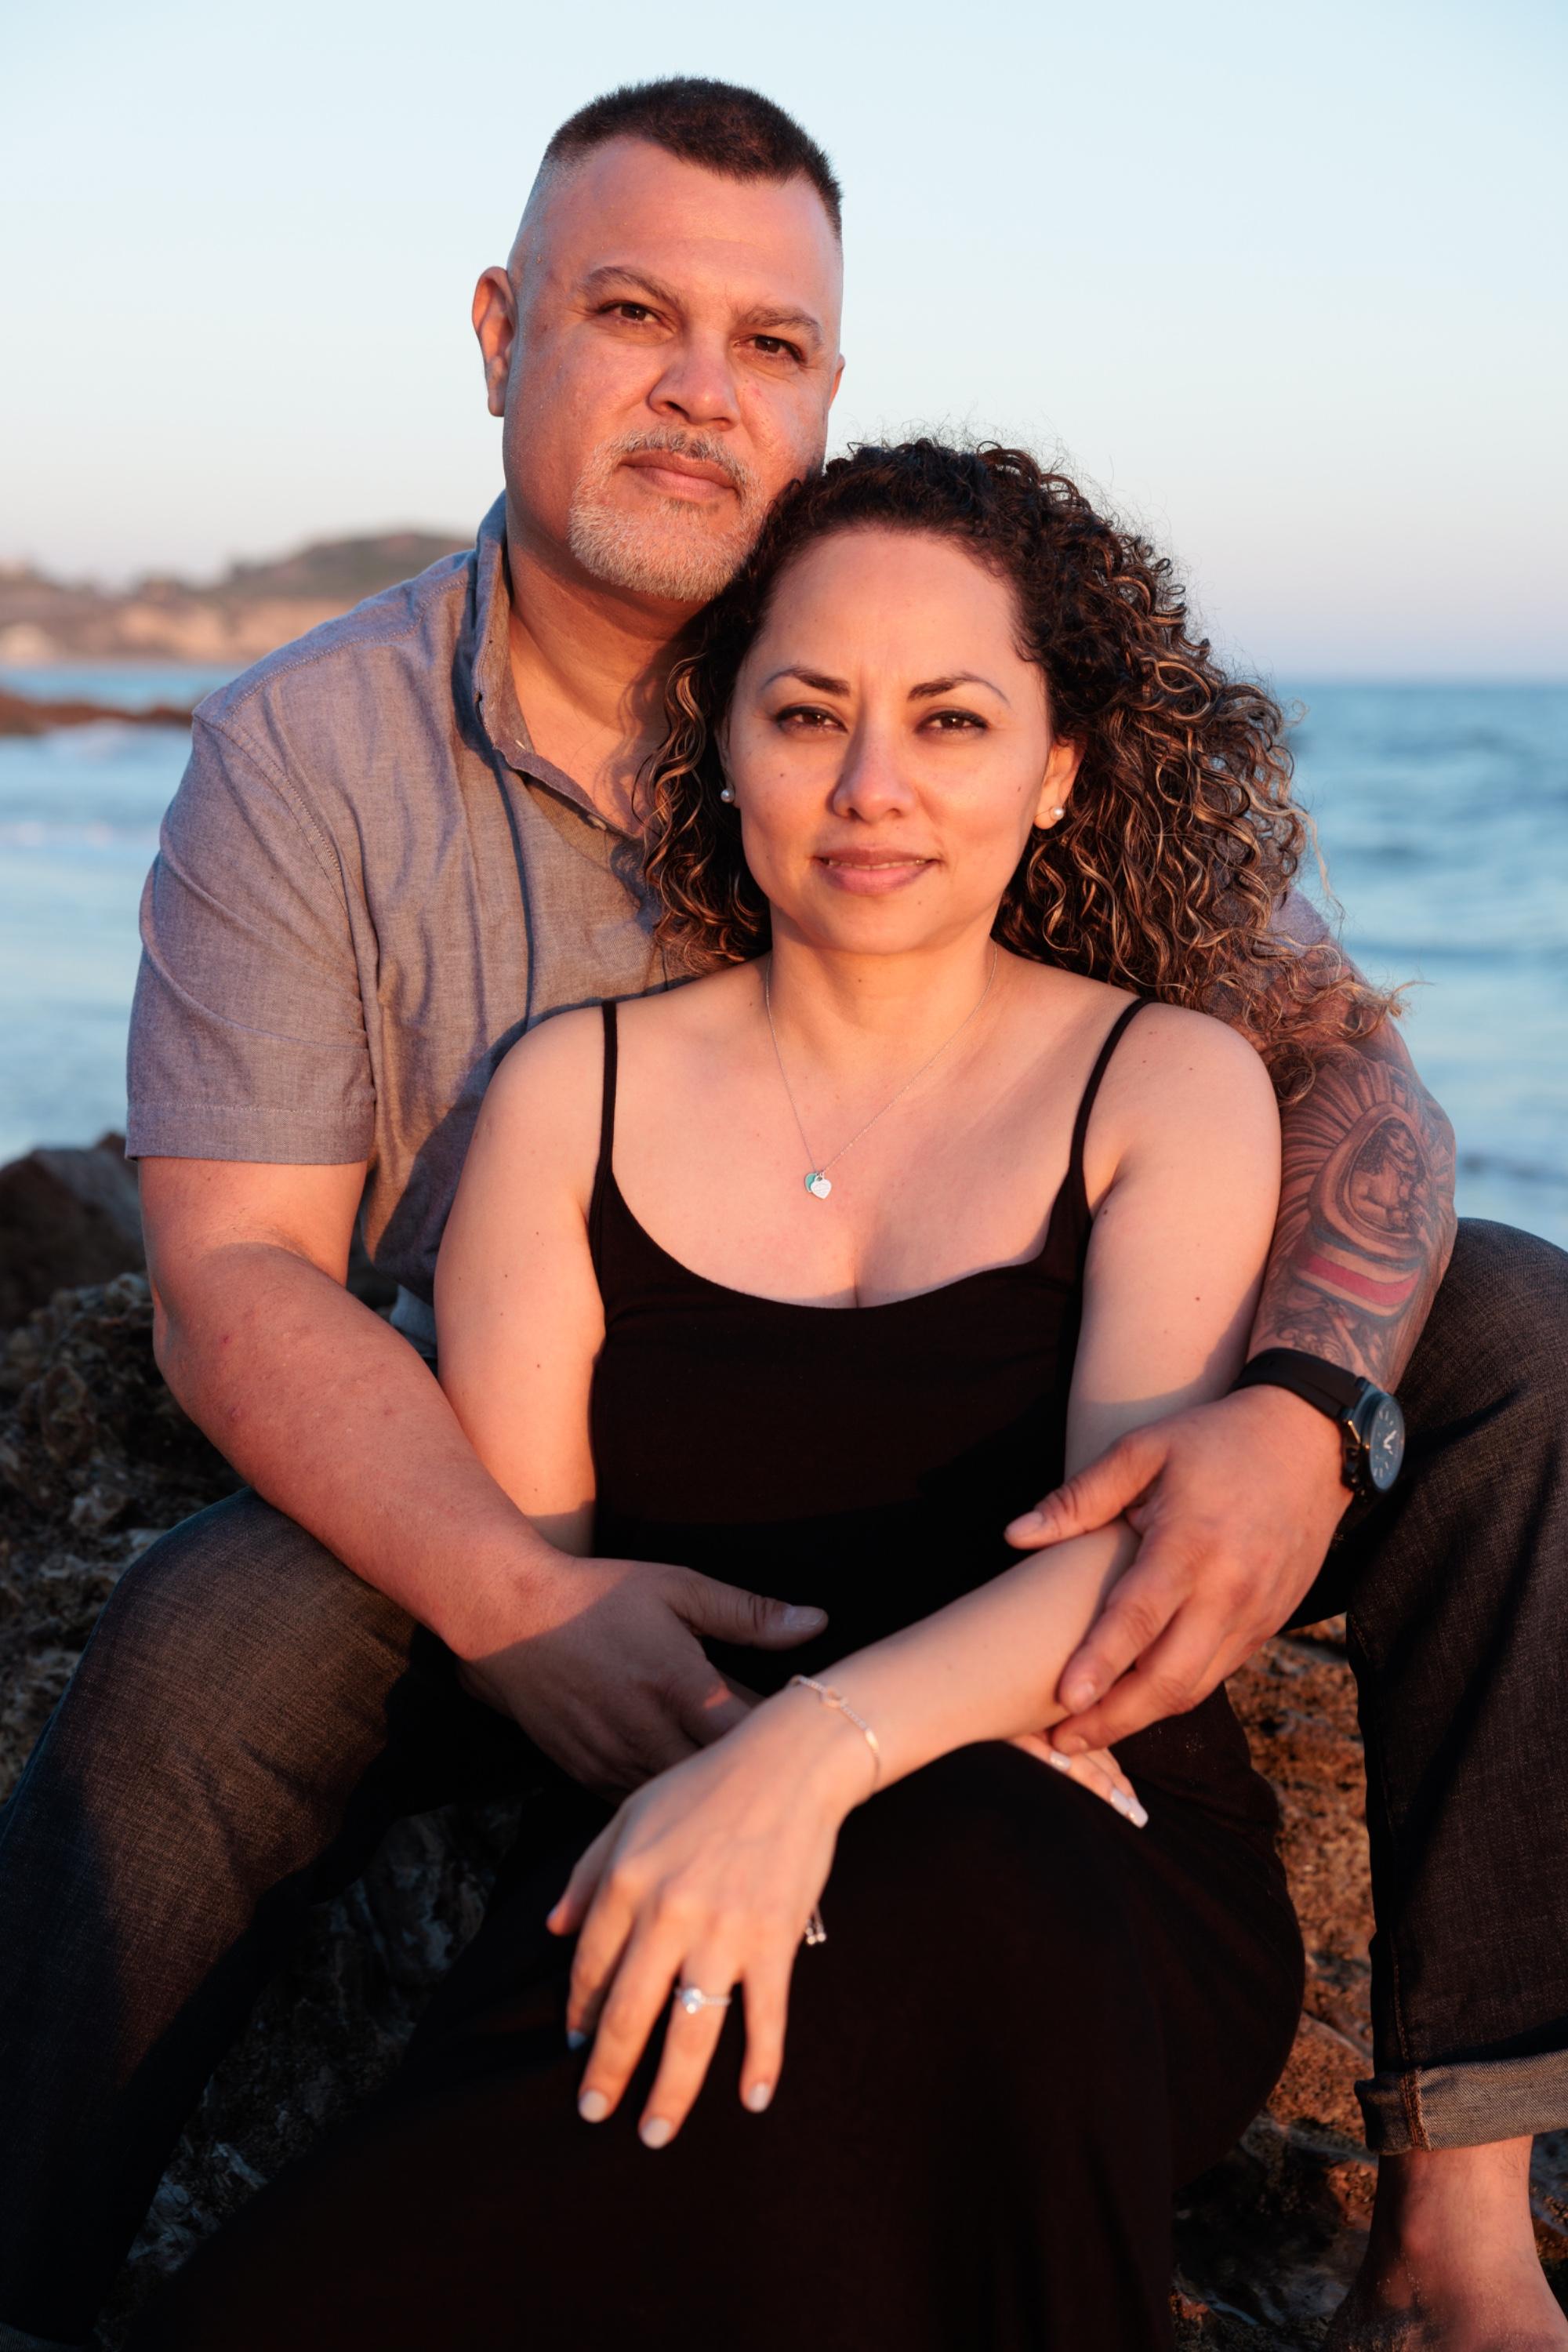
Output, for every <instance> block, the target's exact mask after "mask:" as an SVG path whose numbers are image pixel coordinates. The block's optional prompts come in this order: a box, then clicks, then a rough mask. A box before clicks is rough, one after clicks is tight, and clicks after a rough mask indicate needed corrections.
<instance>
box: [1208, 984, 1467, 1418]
mask: <svg viewBox="0 0 1568 2352" xmlns="http://www.w3.org/2000/svg"><path fill="white" fill-rule="evenodd" d="M1280 1127H1281V1131H1282V1140H1283V1147H1284V1150H1283V1165H1282V1170H1281V1178H1280V1194H1279V1223H1278V1225H1277V1226H1276V1228H1275V1234H1274V1243H1273V1246H1272V1249H1271V1250H1270V1253H1269V1259H1268V1272H1267V1274H1266V1276H1265V1277H1264V1286H1263V1297H1262V1299H1261V1301H1260V1302H1259V1306H1258V1316H1257V1319H1256V1321H1255V1323H1254V1325H1253V1335H1252V1349H1251V1352H1253V1353H1256V1352H1257V1351H1258V1349H1260V1348H1302V1349H1306V1350H1307V1351H1308V1352H1309V1353H1310V1354H1311V1355H1314V1356H1326V1357H1328V1358H1330V1359H1331V1360H1332V1361H1333V1362H1335V1363H1337V1364H1343V1365H1345V1366H1346V1367H1347V1368H1348V1369H1349V1370H1352V1371H1357V1372H1360V1373H1361V1374H1362V1375H1363V1378H1365V1379H1367V1380H1372V1381H1376V1382H1377V1383H1378V1385H1379V1387H1381V1388H1393V1387H1394V1384H1395V1382H1396V1381H1398V1378H1399V1375H1400V1373H1401V1372H1402V1371H1403V1370H1404V1369H1405V1364H1406V1363H1407V1361H1408V1360H1409V1358H1410V1354H1411V1350H1412V1349H1414V1347H1415V1341H1416V1339H1417V1338H1418V1337H1419V1335H1420V1331H1421V1327H1422V1325H1423V1324H1424V1323H1425V1321H1426V1316H1427V1313H1428V1311H1429V1309H1430V1307H1431V1305H1432V1301H1433V1298H1434V1297H1436V1290H1437V1285H1438V1284H1439V1283H1440V1282H1441V1280H1442V1278H1443V1275H1444V1271H1445V1269H1446V1267H1447V1263H1448V1256H1449V1253H1450V1251H1451V1250H1452V1248H1453V1244H1454V1206H1453V1202H1454V1136H1453V1129H1451V1128H1450V1127H1449V1125H1448V1121H1447V1118H1445V1117H1444V1115H1443V1112H1442V1111H1441V1110H1440V1109H1439V1108H1438V1106H1437V1105H1436V1103H1435V1102H1434V1101H1433V1099H1432V1097H1431V1096H1430V1095H1429V1094H1428V1093H1427V1091H1426V1087H1424V1086H1423V1085H1422V1083H1421V1080H1420V1078H1419V1077H1418V1076H1416V1073H1415V1068H1414V1066H1413V1065H1412V1063H1411V1061H1410V1057H1409V1055H1407V1054H1406V1052H1405V1047H1404V1045H1402V1044H1401V1042H1400V1040H1399V1037H1398V1035H1397V1034H1396V1033H1395V1031H1394V1029H1393V1028H1392V1026H1391V1025H1390V1024H1388V1023H1386V1022H1385V1023H1384V1024H1383V1026H1382V1027H1381V1028H1380V1029H1379V1030H1378V1031H1377V1032H1376V1033H1375V1034H1373V1036H1371V1037H1368V1038H1365V1039H1363V1040H1362V1041H1360V1042H1359V1043H1358V1044H1355V1045H1342V1046H1340V1047H1337V1048H1335V1049H1334V1050H1333V1051H1331V1052H1330V1053H1329V1054H1328V1055H1326V1056H1325V1058H1324V1059H1323V1060H1322V1062H1321V1063H1320V1065H1319V1067H1318V1073H1317V1076H1316V1078H1315V1080H1314V1082H1313V1085H1312V1088H1311V1091H1310V1094H1308V1095H1307V1096H1306V1097H1304V1099H1303V1100H1302V1101H1300V1102H1299V1103H1292V1104H1289V1105H1288V1106H1287V1107H1286V1108H1285V1109H1284V1110H1283V1111H1282V1112H1281V1114H1280Z"/></svg>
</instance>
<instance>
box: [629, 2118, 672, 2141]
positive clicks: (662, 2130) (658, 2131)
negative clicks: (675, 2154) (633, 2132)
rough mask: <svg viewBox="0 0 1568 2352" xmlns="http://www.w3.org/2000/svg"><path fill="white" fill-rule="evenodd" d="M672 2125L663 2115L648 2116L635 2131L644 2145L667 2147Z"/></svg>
mask: <svg viewBox="0 0 1568 2352" xmlns="http://www.w3.org/2000/svg"><path fill="white" fill-rule="evenodd" d="M672 2129H673V2126H671V2125H670V2124H668V2123H667V2122H666V2120H665V2118H664V2116H649V2117H648V2119H647V2123H646V2124H644V2125H643V2126H641V2127H640V2129H639V2130H638V2133H637V2137H638V2138H639V2139H640V2140H641V2142H642V2144H643V2146H644V2147H668V2145H669V2141H670V2137H671V2133H672Z"/></svg>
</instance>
